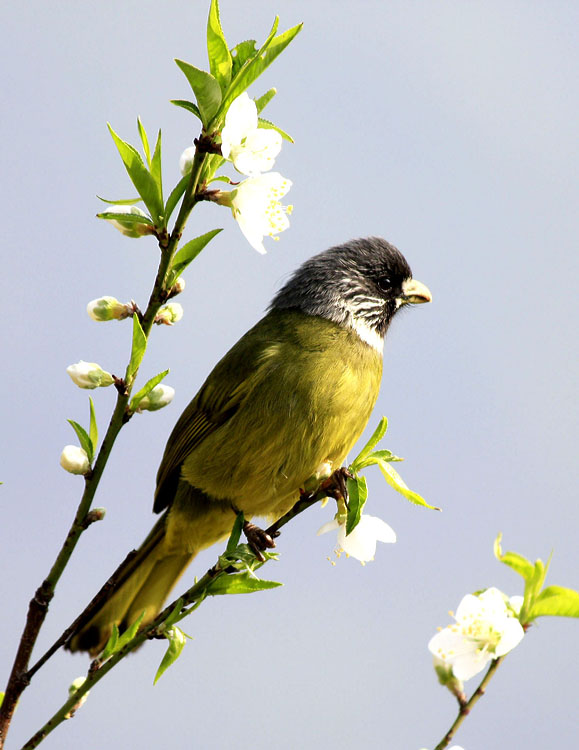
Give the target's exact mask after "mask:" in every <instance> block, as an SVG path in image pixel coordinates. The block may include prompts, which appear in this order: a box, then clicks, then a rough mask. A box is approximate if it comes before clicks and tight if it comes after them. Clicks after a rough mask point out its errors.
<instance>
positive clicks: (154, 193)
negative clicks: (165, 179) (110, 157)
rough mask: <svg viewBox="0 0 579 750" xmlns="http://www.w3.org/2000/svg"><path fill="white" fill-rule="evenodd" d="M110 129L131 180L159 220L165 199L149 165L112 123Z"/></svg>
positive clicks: (156, 220) (155, 217) (152, 213)
mask: <svg viewBox="0 0 579 750" xmlns="http://www.w3.org/2000/svg"><path fill="white" fill-rule="evenodd" d="M108 129H109V131H110V134H111V135H112V137H113V140H114V142H115V144H116V146H117V148H118V150H119V154H120V155H121V159H122V160H123V163H124V165H125V169H126V170H127V173H128V175H129V177H130V178H131V182H132V183H133V185H134V186H135V187H136V188H137V192H138V193H139V195H140V196H141V198H142V199H143V202H144V204H145V205H146V206H147V208H148V209H149V212H150V214H151V216H152V217H153V219H154V220H155V222H159V221H160V217H161V216H162V214H163V201H162V199H161V195H160V193H159V190H158V188H157V184H156V182H155V180H154V179H153V177H152V175H151V174H150V172H149V170H148V169H147V167H145V165H144V164H143V160H142V159H141V155H140V154H139V152H138V151H137V150H136V149H135V148H134V147H133V146H131V144H130V143H127V142H126V141H123V139H122V138H120V137H119V136H118V135H117V134H116V133H115V131H114V130H113V129H112V127H111V126H110V124H109V125H108Z"/></svg>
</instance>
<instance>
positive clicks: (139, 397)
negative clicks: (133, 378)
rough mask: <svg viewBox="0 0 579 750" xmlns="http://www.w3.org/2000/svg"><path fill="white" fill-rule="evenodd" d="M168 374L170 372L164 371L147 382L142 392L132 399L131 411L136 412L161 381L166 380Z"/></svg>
mask: <svg viewBox="0 0 579 750" xmlns="http://www.w3.org/2000/svg"><path fill="white" fill-rule="evenodd" d="M168 373H169V370H164V371H163V372H160V373H159V374H158V375H155V377H154V378H151V379H150V380H147V382H146V383H145V385H144V386H143V387H142V388H141V390H140V391H138V392H137V393H136V394H135V395H134V396H133V398H132V399H131V405H130V410H131V411H136V409H137V407H138V406H139V404H140V403H141V401H142V400H143V399H144V398H145V396H146V395H147V394H148V393H150V392H151V391H152V390H153V388H154V387H155V386H156V385H159V383H160V382H161V380H163V378H165V377H166V376H167V375H168Z"/></svg>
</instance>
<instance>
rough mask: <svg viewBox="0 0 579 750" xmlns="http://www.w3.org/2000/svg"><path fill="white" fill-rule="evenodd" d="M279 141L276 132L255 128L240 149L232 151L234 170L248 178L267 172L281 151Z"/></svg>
mask: <svg viewBox="0 0 579 750" xmlns="http://www.w3.org/2000/svg"><path fill="white" fill-rule="evenodd" d="M281 141H282V139H281V135H280V134H279V133H278V132H277V131H275V130H266V129H264V128H256V129H255V130H253V131H251V132H250V133H249V134H248V136H247V138H246V139H245V141H244V143H243V145H242V146H241V147H240V148H238V149H236V150H234V151H233V150H232V154H231V158H232V160H233V164H234V166H235V168H236V169H237V171H238V172H241V173H242V174H246V175H248V176H250V177H254V176H256V175H258V174H261V173H262V172H268V171H269V170H270V169H271V168H272V167H273V165H274V163H275V158H276V156H277V155H278V154H279V152H280V150H281Z"/></svg>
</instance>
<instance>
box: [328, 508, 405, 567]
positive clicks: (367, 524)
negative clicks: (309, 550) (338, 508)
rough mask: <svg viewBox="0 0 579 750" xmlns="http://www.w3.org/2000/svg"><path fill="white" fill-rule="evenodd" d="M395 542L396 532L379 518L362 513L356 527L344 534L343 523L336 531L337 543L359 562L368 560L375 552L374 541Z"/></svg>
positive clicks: (371, 558)
mask: <svg viewBox="0 0 579 750" xmlns="http://www.w3.org/2000/svg"><path fill="white" fill-rule="evenodd" d="M378 541H380V542H395V541H396V534H395V533H394V531H393V529H392V528H391V527H390V526H388V524H387V523H385V522H384V521H383V520H382V519H381V518H376V517H375V516H366V515H362V517H361V518H360V522H359V523H358V525H357V526H356V528H355V529H354V530H353V531H352V532H351V533H350V534H348V536H346V527H345V525H343V526H341V527H340V530H339V531H338V544H339V545H340V547H341V548H342V549H343V550H344V552H345V553H346V554H348V555H351V556H352V557H355V558H356V559H357V560H360V562H369V561H370V560H373V559H374V555H375V554H376V542H378Z"/></svg>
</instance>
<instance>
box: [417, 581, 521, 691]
mask: <svg viewBox="0 0 579 750" xmlns="http://www.w3.org/2000/svg"><path fill="white" fill-rule="evenodd" d="M507 602H508V599H507V597H506V596H505V595H504V594H502V593H501V592H500V591H499V590H498V589H496V588H490V589H487V590H486V591H484V592H483V593H482V594H479V595H478V596H475V595H473V594H467V595H466V596H465V597H464V598H463V600H462V601H461V603H460V604H459V606H458V609H457V610H456V615H454V619H455V621H456V622H455V623H454V624H452V625H449V626H448V627H446V628H444V629H442V630H441V631H440V632H438V633H437V634H436V635H435V636H434V637H433V638H431V640H430V642H429V644H428V648H429V650H430V652H431V653H432V654H434V656H437V657H438V658H439V659H442V660H443V661H444V662H446V663H447V664H450V665H451V666H452V671H453V672H454V674H455V676H456V677H457V678H458V679H459V680H469V679H470V678H471V677H474V675H475V674H478V673H479V672H481V671H482V670H483V669H484V668H485V667H486V665H487V664H488V663H489V662H490V661H491V660H492V659H496V658H497V657H499V656H504V654H506V653H508V652H509V651H511V649H513V648H514V647H515V646H516V645H517V644H518V643H520V641H521V639H522V638H523V635H524V634H525V633H524V630H523V628H522V626H521V623H520V622H519V621H518V619H517V618H516V616H515V614H514V612H513V610H512V609H511V608H510V607H509V606H507Z"/></svg>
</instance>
